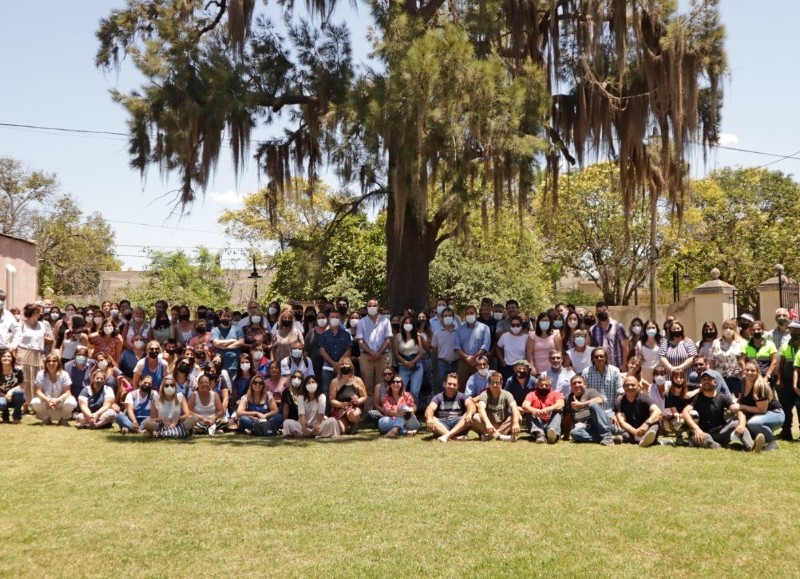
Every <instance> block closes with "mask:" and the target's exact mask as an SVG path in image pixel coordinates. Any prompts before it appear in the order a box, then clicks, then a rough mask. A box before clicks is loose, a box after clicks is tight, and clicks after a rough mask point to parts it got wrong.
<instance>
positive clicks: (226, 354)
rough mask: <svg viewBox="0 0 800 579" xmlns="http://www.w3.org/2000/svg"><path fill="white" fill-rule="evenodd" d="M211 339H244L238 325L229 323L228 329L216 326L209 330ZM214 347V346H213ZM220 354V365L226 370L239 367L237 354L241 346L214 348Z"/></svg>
mask: <svg viewBox="0 0 800 579" xmlns="http://www.w3.org/2000/svg"><path fill="white" fill-rule="evenodd" d="M211 339H212V340H244V332H242V328H240V327H239V326H234V325H231V326H230V327H229V328H228V330H227V331H226V330H225V329H223V328H222V326H217V327H216V328H214V329H213V330H211ZM215 348H216V346H215ZM216 350H217V351H218V352H219V353H220V354H222V367H223V368H225V369H226V370H228V371H229V372H230V371H232V370H237V369H238V368H239V356H240V355H241V353H242V349H241V348H216Z"/></svg>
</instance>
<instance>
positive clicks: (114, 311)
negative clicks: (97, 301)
mask: <svg viewBox="0 0 800 579" xmlns="http://www.w3.org/2000/svg"><path fill="white" fill-rule="evenodd" d="M110 313H111V316H112V317H114V318H116V317H117V316H118V315H119V310H111V312H110Z"/></svg>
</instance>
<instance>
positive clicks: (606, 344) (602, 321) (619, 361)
mask: <svg viewBox="0 0 800 579" xmlns="http://www.w3.org/2000/svg"><path fill="white" fill-rule="evenodd" d="M595 315H596V316H597V323H596V324H595V325H594V326H592V327H591V329H590V330H589V336H591V338H592V345H593V346H600V347H603V348H605V349H606V352H607V353H608V363H609V364H613V365H614V366H616V367H617V368H627V366H628V334H627V332H626V331H625V326H623V325H622V324H620V323H619V322H617V321H616V320H614V319H612V318H611V316H610V315H609V313H608V305H607V304H606V303H605V302H597V305H596V306H595ZM589 387H590V388H591V385H590V386H589Z"/></svg>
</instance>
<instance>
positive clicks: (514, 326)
mask: <svg viewBox="0 0 800 579" xmlns="http://www.w3.org/2000/svg"><path fill="white" fill-rule="evenodd" d="M511 327H512V328H521V327H522V324H511Z"/></svg>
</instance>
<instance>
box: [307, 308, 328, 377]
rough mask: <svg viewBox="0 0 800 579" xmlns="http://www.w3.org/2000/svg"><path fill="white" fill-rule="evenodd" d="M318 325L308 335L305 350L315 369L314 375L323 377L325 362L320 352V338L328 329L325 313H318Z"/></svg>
mask: <svg viewBox="0 0 800 579" xmlns="http://www.w3.org/2000/svg"><path fill="white" fill-rule="evenodd" d="M316 319H317V323H316V324H314V327H313V328H311V329H310V330H309V331H308V332H307V333H306V338H305V344H304V350H305V352H306V354H307V355H308V357H309V359H310V360H311V365H312V367H313V368H314V375H315V376H318V377H320V378H321V377H322V364H323V362H325V360H323V359H322V354H320V352H319V338H320V336H322V334H324V333H325V331H326V330H327V329H328V316H327V315H326V314H325V312H323V311H320V312H318V313H317V318H316Z"/></svg>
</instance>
